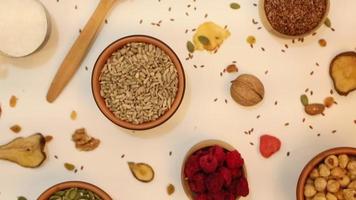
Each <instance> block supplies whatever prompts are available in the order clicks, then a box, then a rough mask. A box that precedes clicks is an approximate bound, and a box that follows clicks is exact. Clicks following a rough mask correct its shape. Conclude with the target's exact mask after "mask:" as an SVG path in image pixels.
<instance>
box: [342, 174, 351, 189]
mask: <svg viewBox="0 0 356 200" xmlns="http://www.w3.org/2000/svg"><path fill="white" fill-rule="evenodd" d="M350 181H351V180H350V177H348V176H346V175H344V176H343V177H342V178H341V179H340V180H339V183H340V186H341V187H346V186H348V185H349V184H350Z"/></svg>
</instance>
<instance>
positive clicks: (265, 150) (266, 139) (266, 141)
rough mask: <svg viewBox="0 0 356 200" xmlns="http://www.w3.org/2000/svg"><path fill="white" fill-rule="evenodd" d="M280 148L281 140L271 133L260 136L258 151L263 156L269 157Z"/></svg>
mask: <svg viewBox="0 0 356 200" xmlns="http://www.w3.org/2000/svg"><path fill="white" fill-rule="evenodd" d="M280 148H281V141H280V140H279V139H278V138H276V137H274V136H271V135H263V136H261V138H260V152H261V154H262V156H263V157H265V158H269V157H271V156H272V155H273V154H274V153H276V152H277V151H279V149H280Z"/></svg>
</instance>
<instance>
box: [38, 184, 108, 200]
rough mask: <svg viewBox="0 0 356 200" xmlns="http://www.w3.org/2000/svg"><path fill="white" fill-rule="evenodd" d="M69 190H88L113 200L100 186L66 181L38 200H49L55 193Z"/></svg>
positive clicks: (43, 194) (52, 187) (44, 193)
mask: <svg viewBox="0 0 356 200" xmlns="http://www.w3.org/2000/svg"><path fill="white" fill-rule="evenodd" d="M69 188H82V189H86V190H90V191H92V192H94V193H95V194H96V195H98V196H99V197H100V198H102V199H103V200H112V198H111V197H110V195H109V194H107V193H106V192H105V191H104V190H102V189H101V188H99V187H98V186H96V185H94V184H91V183H87V182H84V181H66V182H62V183H57V184H55V185H53V186H51V187H49V188H48V189H46V190H45V191H44V192H43V193H42V194H41V195H40V196H39V197H38V198H37V200H48V199H49V197H50V196H51V195H52V194H54V193H55V192H58V191H61V190H65V189H69Z"/></svg>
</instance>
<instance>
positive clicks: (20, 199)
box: [17, 196, 27, 200]
mask: <svg viewBox="0 0 356 200" xmlns="http://www.w3.org/2000/svg"><path fill="white" fill-rule="evenodd" d="M17 200H27V198H26V197H24V196H19V197H17Z"/></svg>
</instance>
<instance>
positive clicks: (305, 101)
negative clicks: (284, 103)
mask: <svg viewBox="0 0 356 200" xmlns="http://www.w3.org/2000/svg"><path fill="white" fill-rule="evenodd" d="M300 101H301V102H302V104H303V106H307V105H308V104H309V99H308V97H307V95H305V94H303V95H302V96H300Z"/></svg>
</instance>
